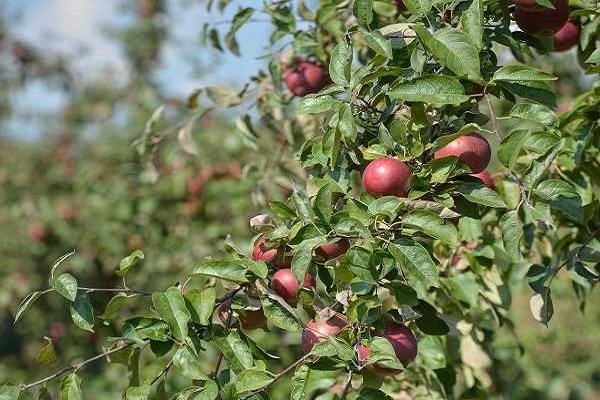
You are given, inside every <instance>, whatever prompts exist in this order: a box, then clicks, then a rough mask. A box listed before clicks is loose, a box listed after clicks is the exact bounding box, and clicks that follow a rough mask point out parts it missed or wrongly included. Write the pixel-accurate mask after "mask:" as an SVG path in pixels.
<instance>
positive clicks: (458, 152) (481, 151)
mask: <svg viewBox="0 0 600 400" xmlns="http://www.w3.org/2000/svg"><path fill="white" fill-rule="evenodd" d="M491 156H492V152H491V150H490V144H489V143H488V141H487V140H486V139H485V138H484V137H483V136H481V135H480V134H479V133H470V134H468V135H463V136H460V137H458V138H456V139H454V140H453V141H452V142H450V143H448V144H447V145H446V146H444V147H442V148H441V149H439V150H438V151H436V152H435V158H443V157H457V158H458V161H460V162H461V163H463V164H465V165H467V166H468V167H469V168H470V169H471V172H472V173H475V174H476V173H479V172H481V171H483V170H484V169H485V167H487V165H488V163H489V162H490V158H491Z"/></svg>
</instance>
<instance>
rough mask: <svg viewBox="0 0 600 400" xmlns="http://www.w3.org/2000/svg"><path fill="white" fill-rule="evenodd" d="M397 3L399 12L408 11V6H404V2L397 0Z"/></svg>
mask: <svg viewBox="0 0 600 400" xmlns="http://www.w3.org/2000/svg"><path fill="white" fill-rule="evenodd" d="M395 2H396V7H397V8H398V11H405V10H406V4H404V0H395Z"/></svg>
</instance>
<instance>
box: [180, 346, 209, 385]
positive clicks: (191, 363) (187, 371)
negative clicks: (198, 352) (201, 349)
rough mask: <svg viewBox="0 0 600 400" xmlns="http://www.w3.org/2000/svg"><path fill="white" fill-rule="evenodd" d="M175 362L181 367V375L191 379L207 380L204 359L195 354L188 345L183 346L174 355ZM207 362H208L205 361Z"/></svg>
mask: <svg viewBox="0 0 600 400" xmlns="http://www.w3.org/2000/svg"><path fill="white" fill-rule="evenodd" d="M173 364H174V365H175V366H176V367H177V368H179V370H180V371H181V375H183V376H185V377H186V378H190V379H199V380H207V379H208V376H206V374H205V373H204V372H202V364H203V360H201V359H200V358H198V357H196V356H195V355H193V354H192V353H191V352H190V350H189V349H188V348H187V346H181V347H180V348H179V349H178V350H177V351H176V352H175V354H174V355H173ZM204 364H206V363H204Z"/></svg>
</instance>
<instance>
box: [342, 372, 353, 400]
mask: <svg viewBox="0 0 600 400" xmlns="http://www.w3.org/2000/svg"><path fill="white" fill-rule="evenodd" d="M351 387H352V370H348V378H347V379H346V385H345V386H344V391H343V392H342V397H340V400H346V397H347V396H348V392H350V388H351Z"/></svg>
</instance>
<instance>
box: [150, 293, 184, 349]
mask: <svg viewBox="0 0 600 400" xmlns="http://www.w3.org/2000/svg"><path fill="white" fill-rule="evenodd" d="M152 304H153V305H154V308H155V309H156V312H157V313H158V315H159V317H160V318H161V319H162V320H164V321H165V322H166V323H167V324H168V325H169V328H170V329H171V332H172V333H173V336H174V337H175V339H177V340H178V341H180V342H184V341H185V338H186V337H187V336H188V326H187V324H188V322H189V321H190V318H191V315H190V312H189V311H188V309H187V307H186V306H185V300H184V298H183V295H182V294H181V291H180V290H179V289H178V288H176V287H170V288H169V289H167V291H166V292H164V293H159V292H155V293H153V294H152Z"/></svg>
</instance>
